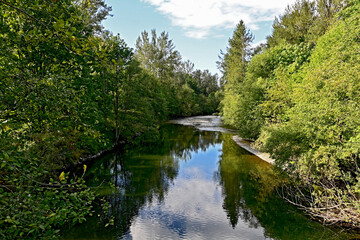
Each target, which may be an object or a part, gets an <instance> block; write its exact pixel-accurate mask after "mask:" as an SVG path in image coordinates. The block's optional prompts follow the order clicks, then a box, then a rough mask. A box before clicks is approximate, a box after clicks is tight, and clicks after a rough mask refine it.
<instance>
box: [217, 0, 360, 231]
mask: <svg viewBox="0 0 360 240" xmlns="http://www.w3.org/2000/svg"><path fill="white" fill-rule="evenodd" d="M345 6H346V7H345ZM340 9H342V10H341V11H340V12H339V10H340ZM359 12H360V4H359V1H351V2H350V3H349V2H346V1H345V2H344V1H341V2H340V1H317V2H316V3H315V2H308V1H299V2H297V3H296V4H295V5H294V6H292V7H288V8H287V10H286V12H285V14H284V15H283V16H281V17H280V18H279V19H277V20H276V21H275V23H274V32H273V34H272V36H270V37H269V38H268V48H267V49H263V50H262V51H260V52H259V53H258V54H257V55H255V56H253V58H252V59H251V61H250V63H249V65H248V67H247V69H246V73H245V76H246V77H245V79H242V80H241V81H240V82H238V83H236V84H233V86H232V85H231V83H230V84H229V83H226V85H225V97H224V101H223V102H222V104H223V112H224V118H225V121H227V122H228V123H230V124H232V125H234V126H236V127H237V128H238V129H239V133H240V134H241V135H242V136H243V137H248V138H253V139H256V140H257V141H256V144H257V146H258V147H259V148H261V149H262V150H264V151H267V152H269V153H270V154H271V155H272V157H273V158H275V159H276V164H277V165H278V166H279V167H280V168H282V169H284V170H287V172H288V173H289V174H290V176H291V177H292V178H294V179H296V181H298V184H301V185H302V187H304V186H306V188H307V189H310V190H307V191H306V194H308V195H311V196H310V197H309V196H307V197H306V198H304V199H302V201H303V202H302V203H301V204H307V207H309V208H308V209H309V210H308V211H309V212H310V213H312V214H314V215H316V216H317V217H322V218H323V219H324V221H329V222H332V223H333V222H345V223H346V224H348V225H350V226H352V227H357V228H358V227H359V223H360V218H359V216H360V212H359V200H358V199H359V196H360V195H359V188H358V186H359V179H358V176H359V167H358V166H359V161H360V158H359V156H360V144H359V136H360V135H359V132H360V130H359V126H360V114H359V113H360V105H359V104H360V95H359V93H360V85H359V82H360V81H359V76H360V72H359V69H360V65H359V63H360V57H359V54H357V53H358V52H360V44H359V43H360V41H359V36H360V32H359V29H360V16H359ZM237 70H238V71H243V68H242V67H241V66H238V68H237ZM234 71H236V69H235V70H234ZM225 77H226V75H225ZM227 85H229V86H230V87H228V86H227ZM227 89H235V90H233V91H232V92H230V91H229V90H227ZM226 94H228V95H226ZM306 194H303V195H302V196H306ZM300 195H301V194H300ZM309 199H312V201H309ZM335 206H336V209H338V210H336V211H335V210H334V209H335Z"/></svg>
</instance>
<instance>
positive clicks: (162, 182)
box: [65, 124, 348, 239]
mask: <svg viewBox="0 0 360 240" xmlns="http://www.w3.org/2000/svg"><path fill="white" fill-rule="evenodd" d="M161 136H162V138H161V140H160V141H159V142H158V143H157V144H153V145H149V146H145V147H141V148H137V149H132V150H130V151H128V152H126V153H121V154H120V153H117V154H113V155H110V156H107V157H106V158H104V159H103V160H101V161H98V162H96V163H94V164H93V166H91V167H90V169H89V172H88V173H87V180H88V183H89V184H90V185H92V186H97V185H99V184H101V183H102V182H104V184H103V186H102V187H101V188H99V189H98V190H99V193H100V194H101V195H103V196H105V198H106V200H107V201H108V202H109V203H110V209H109V211H108V212H107V213H105V214H104V213H101V217H100V221H99V218H98V217H93V218H90V219H89V220H88V221H87V222H85V223H83V224H80V225H78V226H75V227H73V228H71V229H69V230H66V234H65V239H155V238H158V239H163V238H166V239H174V238H175V239H176V238H178V239H348V236H346V234H340V233H339V232H338V231H336V232H335V231H332V230H331V229H329V228H326V227H323V226H322V225H320V224H318V223H316V222H313V221H311V220H309V219H308V218H307V217H305V216H304V215H303V214H302V213H301V212H299V211H298V210H297V209H296V208H294V207H293V206H290V205H289V204H287V203H285V202H284V201H283V200H282V199H280V198H279V197H278V196H277V194H276V192H275V187H276V186H277V185H278V184H279V180H278V179H277V177H276V176H275V174H274V172H273V170H272V166H271V165H270V164H268V163H266V162H264V161H262V160H260V159H259V158H257V157H256V156H254V155H252V154H250V153H248V152H247V151H245V150H243V149H242V148H240V147H238V146H237V145H236V144H235V143H234V142H233V141H232V139H231V136H232V135H231V134H225V133H220V132H208V131H199V130H195V129H194V128H192V127H187V126H180V125H172V124H168V125H165V126H163V127H162V129H161ZM208 176H210V177H208ZM98 212H99V214H100V211H98ZM97 214H98V213H97ZM97 214H96V215H97ZM109 217H113V218H114V226H110V227H108V228H105V227H104V225H105V222H106V221H107V219H108V218H109Z"/></svg>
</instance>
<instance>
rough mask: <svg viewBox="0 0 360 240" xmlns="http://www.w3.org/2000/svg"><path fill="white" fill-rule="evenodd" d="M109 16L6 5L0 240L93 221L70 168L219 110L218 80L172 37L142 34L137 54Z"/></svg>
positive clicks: (80, 4)
mask: <svg viewBox="0 0 360 240" xmlns="http://www.w3.org/2000/svg"><path fill="white" fill-rule="evenodd" d="M110 10H111V8H110V7H108V6H107V5H106V4H105V3H104V1H103V0H90V1H89V0H86V1H85V0H64V1H38V0H35V1H34V0H6V1H3V0H0V12H1V16H0V29H1V31H0V52H1V53H0V98H1V101H0V133H1V135H0V149H1V151H0V159H1V163H0V164H1V165H0V185H1V188H0V225H1V228H0V238H1V239H15V238H16V239H19V238H26V239H29V238H36V239H39V238H47V239H48V238H55V237H57V236H58V235H59V228H60V226H61V225H64V224H76V223H78V222H82V221H84V220H85V217H86V216H87V215H88V214H91V213H92V205H91V203H92V201H93V200H94V198H95V195H94V193H93V192H92V191H90V190H89V189H87V188H86V186H84V181H83V180H82V178H81V177H80V176H79V177H78V178H73V177H70V176H69V174H68V173H64V172H62V170H63V169H65V168H66V167H67V166H70V165H72V164H76V163H79V162H80V161H81V160H82V159H84V158H86V156H91V155H94V154H96V153H98V152H99V151H102V150H105V149H110V148H112V147H113V146H116V145H117V144H119V143H120V142H126V143H134V142H137V143H140V142H146V141H149V140H154V138H156V136H157V129H158V126H159V124H160V123H161V122H162V121H164V120H166V119H168V118H170V117H180V116H190V115H192V114H205V113H206V114H208V113H212V112H214V111H215V110H216V108H217V105H218V102H219V100H218V96H216V95H215V92H216V91H217V88H218V85H217V81H218V78H217V76H216V75H215V76H214V75H211V74H210V73H209V72H208V71H200V70H194V66H193V64H192V63H190V62H182V61H181V55H180V54H179V53H178V52H177V51H176V50H175V49H174V45H173V43H172V41H171V40H169V37H168V35H167V34H166V33H161V35H160V36H157V35H156V33H155V31H153V32H152V39H151V40H149V39H148V34H147V32H143V33H142V34H141V37H140V38H139V40H138V42H137V48H136V50H135V51H133V50H132V49H131V48H129V47H128V46H127V45H126V43H125V42H124V41H123V40H122V39H121V38H120V37H119V36H114V35H112V34H111V33H109V32H108V31H106V30H104V29H103V27H102V26H101V21H102V20H103V19H104V18H105V17H106V16H107V15H108V14H109V11H110ZM149 59H151V61H149ZM165 66H166V67H165ZM60 169H61V170H60ZM85 171H86V165H84V173H85ZM80 175H81V174H80Z"/></svg>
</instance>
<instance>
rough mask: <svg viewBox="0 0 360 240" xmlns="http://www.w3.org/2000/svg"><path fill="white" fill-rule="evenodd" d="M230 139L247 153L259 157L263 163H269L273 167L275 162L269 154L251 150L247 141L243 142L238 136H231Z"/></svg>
mask: <svg viewBox="0 0 360 240" xmlns="http://www.w3.org/2000/svg"><path fill="white" fill-rule="evenodd" d="M232 139H233V140H234V142H235V143H236V144H237V145H239V146H240V147H242V148H244V149H245V150H247V151H248V152H250V153H252V154H254V155H255V156H257V157H259V158H260V159H262V160H264V161H265V162H268V163H270V164H272V165H275V160H274V159H272V158H271V157H270V154H268V153H263V152H260V151H259V150H257V149H255V148H252V147H251V146H250V142H249V141H246V140H244V139H243V138H241V137H240V136H238V135H235V136H233V137H232Z"/></svg>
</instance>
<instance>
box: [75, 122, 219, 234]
mask: <svg viewBox="0 0 360 240" xmlns="http://www.w3.org/2000/svg"><path fill="white" fill-rule="evenodd" d="M221 141H222V140H221V136H220V133H218V132H203V131H198V130H195V129H194V128H191V127H186V126H180V125H173V124H169V125H164V126H163V127H162V128H161V140H160V141H159V142H158V143H156V144H151V145H148V146H141V147H138V148H136V149H132V150H131V151H128V152H126V153H116V154H114V155H113V156H112V157H107V158H106V159H104V160H103V161H101V162H100V163H95V164H94V165H93V166H92V167H91V170H90V172H89V173H88V174H87V178H88V182H89V183H90V184H91V185H93V186H96V185H99V184H100V183H101V182H103V181H104V182H110V183H111V185H113V186H115V188H113V187H109V186H108V187H105V188H102V190H101V191H100V192H101V193H102V194H104V195H106V199H107V201H108V202H109V203H110V209H109V212H108V214H107V216H102V218H103V219H104V222H105V221H107V219H108V218H109V217H110V218H111V217H113V219H114V226H113V227H111V229H106V228H104V227H103V226H104V222H102V223H98V222H96V221H95V220H94V221H91V220H90V221H88V223H86V224H83V225H82V226H79V228H77V231H76V232H73V233H71V234H69V235H70V236H71V237H73V238H77V236H81V237H82V238H84V237H85V238H86V237H88V238H96V236H101V239H106V238H109V239H112V238H114V237H116V238H119V239H120V238H123V237H124V236H126V235H127V234H129V228H130V226H131V224H132V221H133V220H134V218H135V217H136V216H137V215H138V213H139V209H140V208H141V207H143V206H145V205H146V204H151V203H152V202H153V201H154V200H157V201H159V202H161V201H163V199H164V197H165V195H166V193H167V192H168V190H169V188H170V186H171V185H172V183H173V181H174V179H175V178H176V177H177V175H178V171H179V161H187V160H189V159H190V158H191V155H192V154H193V153H197V152H198V151H205V150H206V149H207V148H209V147H210V146H214V145H215V144H218V143H221ZM125 238H126V237H125Z"/></svg>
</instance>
